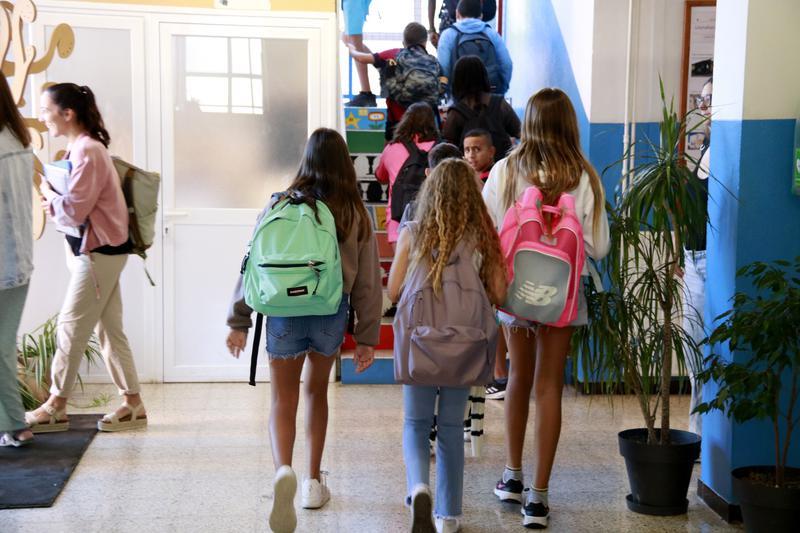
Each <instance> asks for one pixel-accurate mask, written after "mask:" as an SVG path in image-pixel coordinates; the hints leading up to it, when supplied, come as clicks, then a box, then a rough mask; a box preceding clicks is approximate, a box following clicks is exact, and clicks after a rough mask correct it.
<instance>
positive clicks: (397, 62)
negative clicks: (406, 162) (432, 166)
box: [348, 22, 444, 141]
mask: <svg viewBox="0 0 800 533" xmlns="http://www.w3.org/2000/svg"><path fill="white" fill-rule="evenodd" d="M427 42H428V34H427V33H426V32H425V27H424V26H423V25H422V24H419V23H418V22H410V23H409V24H408V25H406V27H405V29H404V30H403V48H392V49H390V50H384V51H383V52H378V53H376V54H372V53H367V52H361V51H359V50H358V49H356V48H355V46H353V45H348V48H349V49H350V56H351V57H352V58H353V59H354V60H355V61H357V62H358V63H361V64H365V65H374V66H375V68H377V69H378V70H379V71H380V73H381V94H384V95H385V96H386V109H387V115H388V116H387V117H386V131H385V136H386V140H387V141H391V140H392V137H393V136H394V129H395V128H396V127H397V124H398V123H399V122H400V120H401V119H402V118H403V114H404V113H405V112H406V109H407V108H408V107H409V106H411V105H412V104H416V103H417V102H424V103H426V104H429V105H430V106H431V109H433V110H435V113H436V114H435V115H434V116H436V115H438V109H439V98H440V97H441V95H442V93H443V91H444V85H443V84H442V82H441V79H442V67H441V66H440V65H439V61H438V60H437V59H436V58H435V57H434V56H432V55H430V54H429V53H428V52H427V51H426V50H425V45H426V44H427ZM437 123H438V122H437Z"/></svg>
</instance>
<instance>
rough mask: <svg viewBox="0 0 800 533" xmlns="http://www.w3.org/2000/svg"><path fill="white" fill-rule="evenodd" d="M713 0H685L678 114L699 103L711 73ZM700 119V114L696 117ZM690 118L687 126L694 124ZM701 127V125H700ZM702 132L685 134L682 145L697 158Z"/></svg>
mask: <svg viewBox="0 0 800 533" xmlns="http://www.w3.org/2000/svg"><path fill="white" fill-rule="evenodd" d="M716 11H717V2H716V0H686V3H685V10H684V16H683V63H682V67H681V114H682V115H685V114H686V113H687V112H688V111H691V110H693V109H697V107H698V102H700V101H701V100H702V99H701V97H700V95H701V92H702V90H703V85H705V84H706V82H707V81H708V79H709V78H711V77H712V76H713V75H714V32H715V29H716ZM696 120H699V117H698V118H697V119H696ZM696 120H695V121H689V124H688V127H687V129H689V130H691V129H692V126H693V125H695V124H697V122H696ZM700 129H702V128H700ZM705 142H706V139H705V133H704V132H703V131H699V130H698V131H694V132H691V133H689V134H687V136H686V138H685V139H684V140H683V143H682V146H681V148H682V149H683V150H685V152H686V153H687V154H688V155H690V156H692V157H694V158H699V157H700V151H701V149H702V147H703V145H704V144H705Z"/></svg>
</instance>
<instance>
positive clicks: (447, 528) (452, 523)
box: [436, 517, 461, 533]
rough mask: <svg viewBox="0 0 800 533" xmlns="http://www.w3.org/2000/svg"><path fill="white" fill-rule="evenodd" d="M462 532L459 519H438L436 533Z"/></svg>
mask: <svg viewBox="0 0 800 533" xmlns="http://www.w3.org/2000/svg"><path fill="white" fill-rule="evenodd" d="M457 531H461V524H460V523H459V521H458V518H438V517H437V518H436V533H456V532H457Z"/></svg>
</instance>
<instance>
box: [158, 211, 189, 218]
mask: <svg viewBox="0 0 800 533" xmlns="http://www.w3.org/2000/svg"><path fill="white" fill-rule="evenodd" d="M188 216H189V211H176V210H171V211H165V212H164V218H166V219H167V220H173V219H176V218H186V217H188Z"/></svg>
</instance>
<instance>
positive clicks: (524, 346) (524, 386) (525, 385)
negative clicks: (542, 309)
mask: <svg viewBox="0 0 800 533" xmlns="http://www.w3.org/2000/svg"><path fill="white" fill-rule="evenodd" d="M535 352H536V336H535V335H534V334H533V332H532V331H531V330H528V329H523V328H511V329H510V330H509V332H508V353H509V356H510V357H511V372H510V373H509V376H508V386H507V387H506V399H505V414H506V466H508V467H511V468H521V467H522V449H523V447H524V446H525V426H526V425H527V424H528V408H529V404H530V401H531V388H532V387H533V375H534V370H535V369H536V363H535V355H536V354H535Z"/></svg>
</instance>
